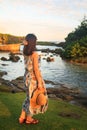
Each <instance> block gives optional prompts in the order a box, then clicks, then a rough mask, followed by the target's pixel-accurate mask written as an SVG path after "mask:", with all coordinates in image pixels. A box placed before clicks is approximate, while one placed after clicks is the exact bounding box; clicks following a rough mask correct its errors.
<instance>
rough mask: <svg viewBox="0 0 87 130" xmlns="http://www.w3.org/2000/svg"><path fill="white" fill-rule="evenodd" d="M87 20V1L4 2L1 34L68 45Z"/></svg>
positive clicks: (1, 4) (0, 1)
mask: <svg viewBox="0 0 87 130" xmlns="http://www.w3.org/2000/svg"><path fill="white" fill-rule="evenodd" d="M84 15H86V16H87V0H0V33H8V34H12V35H16V36H25V35H26V34H27V33H34V34H36V36H37V37H38V40H39V41H40V40H41V41H64V38H65V37H66V36H67V34H68V33H69V32H71V31H73V30H74V29H75V28H76V27H77V26H78V25H79V24H80V22H81V21H82V19H83V17H84Z"/></svg>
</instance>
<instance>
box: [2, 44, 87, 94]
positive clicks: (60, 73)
mask: <svg viewBox="0 0 87 130" xmlns="http://www.w3.org/2000/svg"><path fill="white" fill-rule="evenodd" d="M37 48H38V49H45V48H50V49H55V48H57V47H56V46H39V45H38V46H37ZM21 50H22V46H21ZM38 53H41V52H38ZM8 54H9V53H6V52H3V53H0V57H2V56H4V57H6V58H8ZM48 55H49V56H50V55H52V54H51V53H49V54H46V53H43V55H42V58H41V72H42V75H43V78H44V79H46V80H51V81H53V82H55V83H56V84H64V85H65V86H68V87H76V88H77V87H79V88H80V89H82V90H83V91H85V92H87V66H85V65H84V66H79V65H74V64H71V63H67V62H65V61H63V60H62V59H61V57H60V56H59V55H58V56H53V57H54V62H47V61H46V60H44V58H46V57H48ZM19 56H20V61H18V62H17V63H14V62H11V61H1V60H0V70H3V71H7V73H8V74H7V75H4V76H3V78H4V79H6V80H12V79H15V78H17V77H19V76H23V75H24V60H23V56H22V55H19ZM2 64H6V66H3V65H2ZM57 86H58V85H55V87H57ZM47 87H54V86H52V85H51V84H49V85H47Z"/></svg>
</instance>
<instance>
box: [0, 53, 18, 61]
mask: <svg viewBox="0 0 87 130" xmlns="http://www.w3.org/2000/svg"><path fill="white" fill-rule="evenodd" d="M1 60H2V61H12V62H18V61H19V60H20V57H19V56H17V55H15V54H14V53H10V54H9V59H7V58H6V57H1Z"/></svg>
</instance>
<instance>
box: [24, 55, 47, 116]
mask: <svg viewBox="0 0 87 130" xmlns="http://www.w3.org/2000/svg"><path fill="white" fill-rule="evenodd" d="M33 62H34V61H33V60H32V55H31V56H24V63H25V74H24V86H25V91H26V99H25V101H24V103H23V106H22V108H23V110H25V112H26V113H27V115H30V116H32V115H34V114H38V113H44V112H45V111H46V110H47V108H48V103H47V104H45V105H43V106H41V107H40V108H35V109H34V108H33V109H32V108H31V106H30V99H31V97H32V95H33V93H34V91H35V89H36V88H37V86H38V82H37V79H36V76H35V72H34V65H33V64H34V63H33ZM39 63H40V57H38V65H39ZM38 67H39V66H38ZM39 72H40V70H39ZM39 72H37V73H39ZM38 78H39V79H40V80H41V82H42V86H43V87H44V88H45V83H44V80H43V78H42V75H41V72H40V75H39V77H38ZM46 96H47V94H46ZM47 98H48V97H47Z"/></svg>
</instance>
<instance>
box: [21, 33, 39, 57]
mask: <svg viewBox="0 0 87 130" xmlns="http://www.w3.org/2000/svg"><path fill="white" fill-rule="evenodd" d="M25 40H26V41H27V42H28V44H27V45H24V48H23V54H24V55H26V56H29V55H32V53H33V51H35V50H36V40H37V37H36V36H35V35H34V34H27V35H26V37H25Z"/></svg>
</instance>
